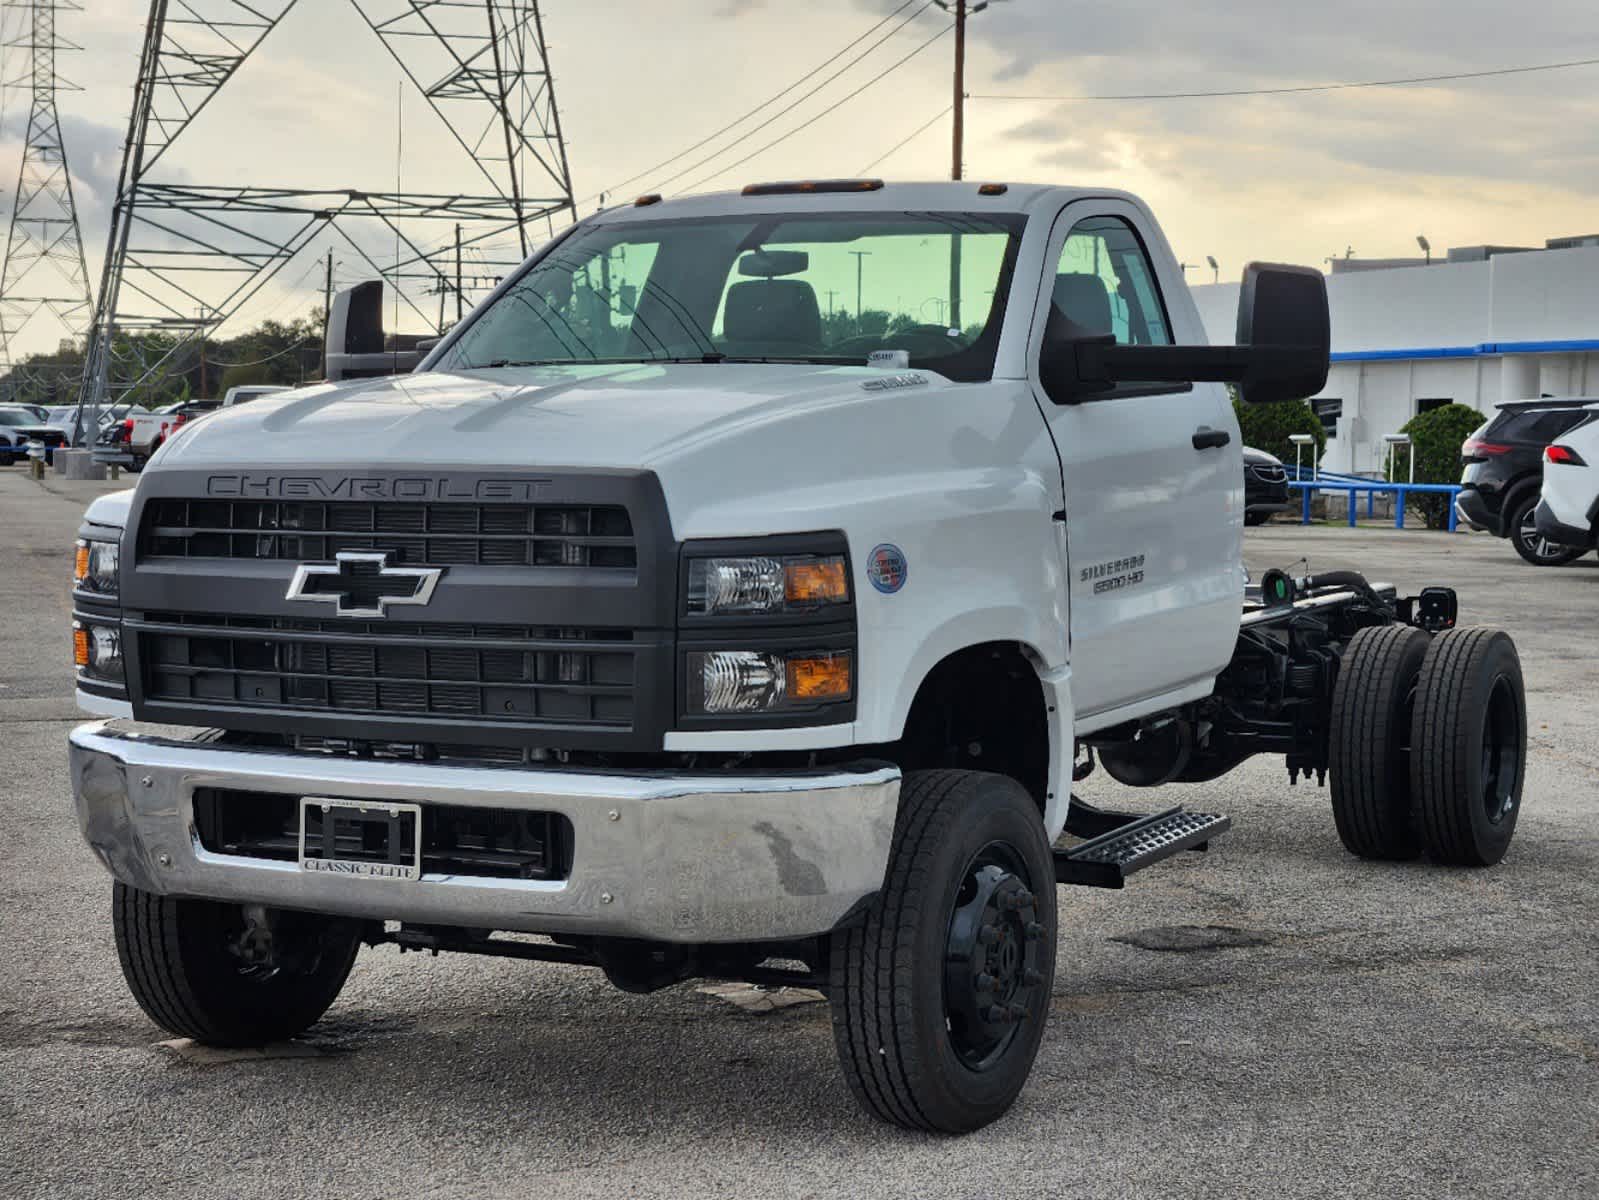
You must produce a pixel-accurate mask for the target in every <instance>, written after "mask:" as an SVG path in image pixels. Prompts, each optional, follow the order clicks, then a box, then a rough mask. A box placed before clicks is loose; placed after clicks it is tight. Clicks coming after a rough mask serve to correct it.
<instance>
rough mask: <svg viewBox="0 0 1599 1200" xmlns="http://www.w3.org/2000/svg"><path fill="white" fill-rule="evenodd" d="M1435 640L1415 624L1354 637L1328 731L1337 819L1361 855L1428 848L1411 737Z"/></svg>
mask: <svg viewBox="0 0 1599 1200" xmlns="http://www.w3.org/2000/svg"><path fill="white" fill-rule="evenodd" d="M1431 644H1432V639H1431V638H1430V637H1428V636H1427V634H1426V633H1425V632H1424V631H1423V630H1420V629H1414V628H1412V627H1411V626H1409V625H1380V626H1373V627H1371V628H1367V629H1362V630H1360V631H1359V632H1358V633H1356V634H1355V636H1354V637H1352V638H1350V639H1349V645H1348V647H1347V648H1346V649H1345V650H1344V656H1343V661H1342V662H1341V663H1340V665H1339V668H1338V682H1337V683H1336V684H1335V685H1334V686H1333V695H1332V719H1331V722H1330V724H1329V728H1328V734H1327V749H1328V760H1329V761H1328V767H1329V771H1328V774H1329V775H1330V776H1331V783H1332V810H1333V822H1334V824H1336V825H1337V826H1338V838H1339V840H1340V841H1342V842H1343V844H1344V848H1345V849H1346V850H1348V851H1349V852H1350V853H1351V854H1354V855H1358V856H1359V857H1361V858H1374V859H1387V860H1391V861H1404V860H1406V859H1412V858H1415V857H1416V856H1417V855H1418V854H1420V853H1421V843H1420V841H1419V840H1418V839H1417V837H1416V828H1415V819H1414V817H1413V815H1412V813H1411V795H1410V763H1409V742H1410V725H1411V710H1412V705H1413V702H1414V699H1415V692H1416V679H1417V677H1418V676H1419V675H1420V674H1421V664H1422V661H1423V660H1424V659H1425V658H1426V657H1427V647H1428V646H1429V645H1431Z"/></svg>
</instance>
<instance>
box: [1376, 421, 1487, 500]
mask: <svg viewBox="0 0 1599 1200" xmlns="http://www.w3.org/2000/svg"><path fill="white" fill-rule="evenodd" d="M1486 420H1487V418H1486V417H1484V416H1483V415H1482V414H1481V413H1480V412H1478V411H1477V410H1476V409H1474V408H1468V407H1466V405H1464V404H1446V405H1444V406H1443V407H1442V408H1435V409H1433V410H1431V411H1430V412H1424V413H1420V414H1418V415H1417V416H1414V417H1412V418H1410V420H1408V421H1406V422H1405V424H1404V425H1403V426H1402V427H1401V428H1400V430H1399V432H1400V433H1408V434H1409V435H1410V452H1411V453H1412V454H1414V455H1415V456H1416V482H1417V483H1456V482H1458V481H1459V479H1460V443H1461V442H1463V441H1465V440H1466V439H1467V438H1468V437H1470V436H1471V433H1472V431H1473V430H1474V429H1476V428H1477V426H1479V425H1481V424H1482V423H1483V422H1484V421H1486ZM1383 465H1384V468H1385V469H1386V467H1387V463H1386V461H1385V462H1384V464H1383ZM1409 479H1410V464H1409V463H1408V462H1407V461H1406V460H1405V452H1404V451H1403V450H1399V451H1397V452H1395V454H1394V461H1393V470H1392V473H1391V474H1390V475H1389V482H1390V483H1403V482H1406V481H1408V480H1409ZM1449 502H1450V501H1449V497H1448V496H1447V495H1445V494H1443V493H1441V492H1440V493H1432V494H1427V493H1423V494H1421V495H1412V496H1411V497H1410V498H1409V500H1408V501H1407V507H1408V508H1409V511H1411V512H1413V513H1416V514H1418V515H1419V516H1421V517H1423V518H1424V519H1425V520H1426V522H1427V528H1428V529H1442V528H1444V526H1445V525H1446V524H1447V523H1448V517H1449Z"/></svg>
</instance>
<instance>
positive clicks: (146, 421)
mask: <svg viewBox="0 0 1599 1200" xmlns="http://www.w3.org/2000/svg"><path fill="white" fill-rule="evenodd" d="M287 390H288V389H287V388H285V387H282V386H279V385H276V384H250V385H246V386H241V387H234V388H229V389H228V391H227V394H226V395H224V396H223V397H222V399H220V400H184V401H181V402H179V403H176V404H169V405H167V406H166V407H165V408H161V409H158V410H157V411H155V412H146V411H145V410H143V409H137V410H132V409H125V408H124V409H117V410H109V409H108V410H106V411H103V412H101V414H100V432H99V436H98V437H96V438H95V447H96V451H97V456H98V457H100V458H102V459H107V460H109V461H111V462H118V463H121V464H122V465H124V466H127V467H130V468H132V469H133V470H139V469H141V468H142V467H143V466H144V464H145V463H147V462H148V461H149V460H150V456H151V455H152V454H154V453H155V452H156V451H157V450H159V449H160V448H161V447H162V446H163V445H164V444H165V443H166V441H167V439H168V438H170V437H171V436H172V435H173V434H174V433H176V432H177V431H178V430H179V429H181V428H182V427H183V426H184V425H185V424H187V423H188V422H189V421H192V420H194V419H195V418H196V417H199V416H203V415H204V414H206V413H208V412H211V411H213V410H214V409H218V408H231V407H233V406H235V405H239V404H245V403H248V402H249V401H251V400H255V399H257V398H259V397H261V396H267V395H270V394H272V393H273V392H282V391H287ZM78 420H79V417H78V408H77V406H76V405H63V406H58V407H55V408H46V407H44V406H43V405H38V404H5V405H0V467H4V466H10V465H11V464H12V463H14V462H16V461H18V460H20V459H22V458H25V457H27V453H28V443H29V442H30V441H36V442H39V443H40V444H41V445H43V446H44V447H45V448H46V449H47V450H50V451H54V450H55V449H56V448H57V447H59V446H65V445H68V444H69V443H71V441H72V440H73V428H74V426H75V424H76V422H77V421H78Z"/></svg>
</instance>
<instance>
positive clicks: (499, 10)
mask: <svg viewBox="0 0 1599 1200" xmlns="http://www.w3.org/2000/svg"><path fill="white" fill-rule="evenodd" d="M335 2H336V0H313V4H312V5H311V6H310V7H315V8H316V9H317V16H319V17H322V16H325V15H326V13H325V10H324V8H323V6H324V5H326V4H331V3H335ZM346 2H347V3H349V4H350V5H351V7H352V8H353V9H354V11H355V12H356V13H358V14H359V16H360V19H361V20H362V21H363V22H364V23H365V24H366V25H367V27H368V28H370V30H371V31H372V33H373V35H374V39H375V40H374V42H373V49H374V50H375V49H376V48H377V47H378V46H381V47H382V48H383V49H384V50H386V51H387V52H388V54H389V55H390V56H391V57H392V58H393V60H394V61H395V62H396V63H397V64H398V65H399V67H400V70H401V71H402V72H403V73H404V75H405V77H406V78H407V79H408V80H409V81H410V83H411V84H412V85H414V87H415V90H416V91H417V92H419V93H420V94H421V96H422V98H423V100H424V101H425V103H426V104H427V106H428V107H429V108H431V110H432V111H433V113H434V114H436V116H437V117H438V119H439V120H440V121H441V122H442V123H443V125H444V127H445V129H447V130H448V132H449V134H450V136H451V137H452V138H453V140H454V141H455V142H456V143H457V144H458V145H459V146H460V148H461V149H462V150H464V151H465V153H466V155H467V159H468V165H467V167H466V172H467V175H468V177H469V178H470V180H471V185H472V190H471V191H464V192H461V193H458V194H419V193H415V192H402V191H401V190H400V189H399V187H398V186H395V187H393V189H392V190H386V189H377V190H374V189H368V188H360V189H357V188H332V189H327V188H324V189H304V188H293V187H270V186H254V185H252V186H246V187H240V186H231V185H230V186H217V185H210V184H205V183H202V182H196V181H195V180H194V178H193V176H194V174H195V173H196V172H195V171H194V169H193V168H192V166H191V169H190V171H189V172H187V173H185V172H183V171H181V170H180V169H178V168H177V167H176V165H175V163H174V162H172V161H171V160H172V159H174V158H175V157H176V155H175V154H174V146H175V145H177V143H179V142H180V141H181V139H182V137H183V135H184V133H185V131H186V130H188V129H189V127H190V125H191V124H192V123H193V122H194V121H195V119H196V118H197V117H199V116H200V114H201V113H202V112H203V111H204V110H205V108H206V107H207V106H208V105H209V104H210V103H211V102H212V101H213V100H214V99H215V98H216V97H217V95H218V93H219V92H220V91H221V90H222V89H223V88H224V87H226V85H227V84H228V82H229V80H231V79H232V78H233V76H234V75H235V73H236V72H237V71H238V70H239V68H240V67H241V66H243V65H244V63H245V62H246V61H248V60H249V59H250V58H251V57H252V56H253V55H256V54H257V53H258V52H260V49H261V46H262V43H263V42H264V41H265V39H266V38H267V36H268V35H269V34H271V33H272V31H273V30H274V29H275V28H276V27H277V26H278V25H279V24H280V23H281V22H282V21H283V20H284V18H285V17H287V16H288V15H289V13H290V12H291V10H293V9H294V8H295V7H296V4H297V3H298V0H248V2H246V0H171V2H170V3H169V0H152V2H151V5H150V15H149V18H148V21H147V23H146V27H145V37H144V48H143V51H142V54H141V58H140V63H139V76H138V83H137V85H136V88H135V92H134V101H133V110H132V115H131V117H130V120H129V124H128V136H127V143H126V146H125V148H124V153H123V160H122V171H121V176H120V179H119V181H118V185H117V197H116V204H115V208H114V210H113V214H112V223H111V232H110V237H109V240H108V243H107V252H106V259H105V269H104V274H103V275H102V277H101V285H100V296H99V304H98V307H97V308H96V310H95V317H94V322H93V325H92V328H91V334H90V343H89V353H88V356H87V360H86V363H85V369H84V395H85V396H86V397H90V398H92V399H93V402H94V403H95V404H96V405H97V406H98V405H100V404H105V403H115V402H117V401H118V400H119V399H120V398H121V397H122V396H124V395H126V393H127V392H128V391H129V390H130V389H132V388H134V387H137V386H138V385H139V384H140V383H142V382H145V381H146V380H149V379H151V378H152V377H154V376H156V375H157V373H158V372H160V371H162V370H163V369H164V368H166V366H167V364H169V363H171V362H172V361H174V359H175V358H176V356H178V355H179V353H180V351H182V350H183V349H184V348H185V347H186V346H187V345H189V344H190V343H192V342H193V341H195V339H204V338H209V337H211V336H213V335H214V334H215V332H216V331H217V329H218V328H219V327H220V326H221V325H223V324H224V323H225V322H226V321H227V320H228V319H229V318H230V317H232V316H234V315H235V314H236V313H238V312H239V311H240V310H241V309H242V308H244V306H246V305H247V304H249V303H250V302H251V301H252V300H253V299H255V298H256V297H258V296H259V295H260V294H261V293H262V290H263V289H265V288H267V287H268V286H269V285H270V284H271V283H272V281H273V280H274V279H277V278H278V277H279V276H280V273H281V272H282V271H283V270H284V268H285V267H287V266H288V264H289V263H290V262H291V260H294V259H296V258H297V257H300V258H302V259H304V258H309V257H310V256H309V254H308V253H307V251H308V249H309V248H310V247H311V246H312V243H313V242H314V241H317V240H318V239H322V240H323V241H324V242H328V243H331V244H332V245H335V246H337V247H338V253H340V254H342V255H344V256H346V258H347V259H348V260H349V261H350V262H351V263H352V265H354V264H359V267H360V270H361V271H362V272H363V273H365V274H366V275H367V276H368V277H369V278H378V277H381V278H382V279H383V281H384V282H385V284H386V285H387V286H388V288H389V289H390V290H391V292H392V294H394V295H395V296H396V297H397V298H398V300H399V302H400V303H402V304H403V305H404V306H405V307H406V309H407V310H408V311H409V313H410V314H411V317H410V319H412V320H414V321H418V322H420V323H422V324H424V325H425V326H427V327H429V328H432V329H434V330H437V331H442V328H443V326H444V324H445V320H446V317H447V316H453V313H454V311H455V310H454V309H450V310H449V311H447V308H446V304H445V298H446V296H447V295H451V294H454V295H456V296H457V305H456V307H457V308H458V307H459V293H460V291H461V290H463V288H464V287H466V286H469V285H468V284H467V283H464V282H462V276H461V266H460V263H461V255H462V250H463V248H465V249H467V250H468V251H471V252H472V253H473V254H474V258H473V260H472V264H471V265H472V266H473V268H474V269H475V271H476V272H477V273H479V274H494V273H500V274H503V273H504V272H505V271H508V270H509V269H510V268H511V267H512V266H514V265H515V264H516V263H518V262H520V261H521V259H522V257H524V256H525V255H526V253H527V251H528V249H529V245H530V243H529V237H530V234H531V233H533V232H535V231H536V228H537V226H538V225H539V224H541V223H548V222H551V221H552V218H553V216H554V214H556V213H558V212H561V211H562V210H570V211H571V212H572V214H573V216H574V217H575V216H576V208H575V205H574V203H573V199H572V183H571V173H570V170H569V168H568V166H567V158H566V147H565V143H564V141H563V138H562V135H561V125H560V114H559V113H558V111H557V110H556V105H555V92H554V87H553V81H552V77H551V73H550V63H549V55H548V52H547V49H546V44H545V39H544V28H543V22H542V19H541V16H540V13H539V6H538V3H537V0H346ZM306 15H307V16H309V15H311V14H309V13H307V14H306ZM357 52H358V48H352V50H351V53H357ZM338 116H339V114H337V113H329V123H330V124H332V122H333V121H334V120H335V119H336V118H337V117H338ZM354 132H355V136H356V137H357V139H358V140H360V141H362V142H364V141H366V140H368V139H369V138H370V136H371V133H372V131H369V130H357V131H354ZM363 227H364V232H363ZM552 227H553V226H552ZM379 235H381V241H380V238H379ZM379 245H385V246H387V247H388V249H387V250H385V251H381V252H380V251H379V250H378V249H377V247H378V246H379ZM390 255H392V258H391V257H389V256H390ZM330 261H331V260H330ZM434 297H436V304H437V308H436V310H435V309H434V303H435V301H434V300H433V299H431V298H434ZM134 343H136V345H135V344H134Z"/></svg>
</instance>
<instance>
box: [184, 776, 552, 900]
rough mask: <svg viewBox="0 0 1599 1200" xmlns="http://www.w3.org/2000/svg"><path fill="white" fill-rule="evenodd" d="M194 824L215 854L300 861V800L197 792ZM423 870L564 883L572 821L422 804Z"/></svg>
mask: <svg viewBox="0 0 1599 1200" xmlns="http://www.w3.org/2000/svg"><path fill="white" fill-rule="evenodd" d="M194 824H195V832H196V833H198V834H199V837H200V844H201V845H202V846H204V847H205V848H206V849H207V850H209V851H211V853H213V854H234V855H239V856H242V857H245V858H266V859H276V860H278V861H283V862H294V861H297V860H298V858H299V853H300V798H299V797H298V796H284V795H279V794H277V793H275V792H246V791H238V790H234V789H231V788H197V789H195V792H194ZM422 870H423V871H425V872H436V873H441V874H449V875H478V876H487V877H489V878H494V879H565V878H567V877H568V876H569V875H570V874H571V870H572V823H571V822H570V821H568V820H567V819H566V818H565V817H564V816H562V815H561V814H560V813H547V812H521V811H519V810H515V809H500V808H466V807H463V806H460V805H450V804H424V805H423V806H422Z"/></svg>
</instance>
